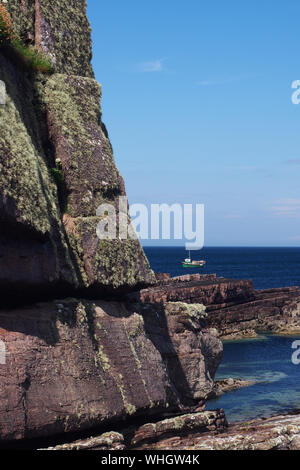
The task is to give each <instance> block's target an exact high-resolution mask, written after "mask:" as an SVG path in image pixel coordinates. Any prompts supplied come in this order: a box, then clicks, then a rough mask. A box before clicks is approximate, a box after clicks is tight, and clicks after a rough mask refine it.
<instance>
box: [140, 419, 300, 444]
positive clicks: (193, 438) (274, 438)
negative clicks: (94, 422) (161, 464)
mask: <svg viewBox="0 0 300 470" xmlns="http://www.w3.org/2000/svg"><path fill="white" fill-rule="evenodd" d="M199 431H200V432H199ZM203 431H204V432H203ZM205 431H206V432H205ZM220 431H221V432H218V433H216V432H212V431H208V430H207V429H206V430H205V429H202V430H198V431H197V430H195V432H193V433H190V434H188V433H182V432H180V430H179V431H178V430H177V431H176V428H175V427H174V429H173V436H167V437H161V438H160V439H159V440H158V441H156V442H155V441H154V442H148V443H147V446H144V445H143V443H142V442H140V444H139V445H138V446H137V449H143V450H145V449H146V448H147V449H151V450H160V449H164V450H181V451H183V450H186V449H189V450H194V451H201V450H300V416H299V415H296V416H293V415H287V416H276V417H273V418H268V419H257V420H253V421H249V422H247V423H237V424H232V425H229V427H228V429H224V428H223V429H221V430H220Z"/></svg>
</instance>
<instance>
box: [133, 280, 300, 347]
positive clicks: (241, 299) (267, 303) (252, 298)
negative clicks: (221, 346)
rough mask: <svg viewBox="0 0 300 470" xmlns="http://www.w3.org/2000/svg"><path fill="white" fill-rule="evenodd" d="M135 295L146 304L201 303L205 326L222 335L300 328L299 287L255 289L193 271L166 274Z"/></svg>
mask: <svg viewBox="0 0 300 470" xmlns="http://www.w3.org/2000/svg"><path fill="white" fill-rule="evenodd" d="M137 297H138V299H139V301H140V302H142V303H146V304H148V303H151V304H159V303H165V302H169V301H173V302H178V301H179V302H185V303H188V304H193V303H201V304H203V305H205V307H206V313H207V319H206V326H207V327H210V328H216V329H217V330H218V332H219V333H220V336H221V337H222V338H223V339H237V338H243V337H253V336H257V334H258V332H259V331H269V332H273V333H293V332H299V331H300V290H299V288H298V287H284V288H278V289H267V290H262V291H257V290H255V289H254V287H253V283H252V282H251V281H247V280H244V281H243V280H242V281H240V280H232V279H225V278H217V277H216V276H215V275H209V277H207V276H205V275H204V276H202V275H199V274H198V275H197V274H196V275H187V276H180V277H176V278H172V279H167V278H165V280H163V281H159V282H158V285H156V286H154V287H149V288H147V289H143V290H141V291H140V292H139V293H138V294H137Z"/></svg>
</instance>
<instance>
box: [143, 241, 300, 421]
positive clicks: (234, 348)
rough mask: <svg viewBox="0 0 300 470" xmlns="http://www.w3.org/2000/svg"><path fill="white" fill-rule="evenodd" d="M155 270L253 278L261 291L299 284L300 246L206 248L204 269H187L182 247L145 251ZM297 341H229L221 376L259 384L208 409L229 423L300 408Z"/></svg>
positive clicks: (277, 338)
mask: <svg viewBox="0 0 300 470" xmlns="http://www.w3.org/2000/svg"><path fill="white" fill-rule="evenodd" d="M145 252H146V254H147V256H148V259H149V261H150V264H151V267H152V269H153V270H154V271H156V272H169V273H170V274H171V275H172V276H177V275H181V274H186V273H191V272H193V273H196V272H201V273H216V274H217V275H218V276H224V277H228V278H232V279H252V280H253V282H254V285H255V288H256V289H268V288H272V287H283V286H294V285H300V248H204V249H203V250H201V251H200V252H195V255H193V256H194V258H195V259H206V261H207V265H206V267H205V268H199V269H198V268H197V269H194V268H193V269H184V268H182V267H181V264H180V262H181V261H182V260H183V259H184V258H185V257H186V252H185V250H184V249H183V248H177V247H172V248H152V247H145ZM297 339H298V340H300V335H299V336H296V337H284V336H271V335H270V336H269V335H268V336H263V337H261V338H259V339H254V340H253V339H252V340H243V341H231V342H224V357H223V361H222V363H221V365H220V366H219V369H218V372H217V377H216V378H226V377H233V378H241V379H252V380H255V381H257V383H256V384H255V385H253V386H252V387H248V388H244V389H240V390H237V391H235V392H230V393H227V394H225V395H223V396H222V397H220V398H218V399H217V400H213V401H210V402H209V403H208V406H207V408H208V409H215V408H224V409H225V412H226V416H227V419H228V421H229V422H234V421H248V420H250V419H252V418H257V417H263V416H264V417H268V416H272V415H274V414H279V413H284V412H288V411H292V410H294V409H296V408H297V409H300V365H298V366H297V365H294V364H293V363H292V360H291V357H292V354H293V352H294V350H293V349H292V344H293V342H294V341H295V340H297Z"/></svg>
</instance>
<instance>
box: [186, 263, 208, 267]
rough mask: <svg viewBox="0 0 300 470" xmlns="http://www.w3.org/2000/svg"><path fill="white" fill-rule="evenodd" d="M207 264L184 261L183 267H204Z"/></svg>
mask: <svg viewBox="0 0 300 470" xmlns="http://www.w3.org/2000/svg"><path fill="white" fill-rule="evenodd" d="M204 266H205V264H189V263H182V267H183V268H204Z"/></svg>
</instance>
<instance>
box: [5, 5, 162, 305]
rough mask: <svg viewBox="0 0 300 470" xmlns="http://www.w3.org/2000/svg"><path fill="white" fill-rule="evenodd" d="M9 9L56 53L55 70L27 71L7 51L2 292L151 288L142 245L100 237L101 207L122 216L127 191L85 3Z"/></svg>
mask: <svg viewBox="0 0 300 470" xmlns="http://www.w3.org/2000/svg"><path fill="white" fill-rule="evenodd" d="M6 5H7V8H8V10H9V11H10V13H11V15H12V18H13V20H14V26H15V29H16V32H17V33H18V34H19V35H21V36H22V38H23V39H27V40H29V39H30V40H31V42H33V43H34V44H35V45H36V47H38V48H40V49H41V50H42V51H43V52H44V53H48V54H50V57H51V58H52V60H53V62H54V65H55V72H56V73H54V74H53V75H51V76H49V75H46V74H42V73H37V72H35V71H32V70H27V69H26V67H24V64H21V63H18V60H16V57H13V55H11V54H10V51H7V50H6V49H5V48H4V49H2V50H0V80H2V81H4V82H5V85H6V92H7V96H6V97H7V102H6V104H5V105H1V106H0V220H1V222H2V226H3V230H2V231H1V240H0V290H1V293H3V295H7V296H8V297H9V296H11V293H12V292H16V290H18V291H19V292H21V291H22V294H23V292H24V291H26V294H27V295H28V296H29V297H30V296H32V297H35V296H36V294H37V293H40V295H41V296H42V295H44V294H45V293H47V294H48V293H54V292H55V293H56V295H57V296H59V295H60V294H61V295H65V294H66V293H67V292H71V291H74V290H75V289H86V288H89V289H90V290H91V291H92V292H93V295H95V296H99V295H102V294H103V293H105V292H109V291H113V292H115V291H116V290H120V291H122V292H124V291H125V292H126V291H127V290H128V289H133V288H137V287H138V286H142V285H145V284H151V283H152V282H153V281H154V275H153V273H152V271H151V270H150V268H149V263H148V261H147V259H146V257H145V255H144V253H143V250H142V248H141V246H140V243H139V242H138V240H134V239H124V240H123V239H122V240H121V239H119V237H118V236H117V237H116V239H114V240H100V239H99V238H98V236H97V233H96V229H97V225H98V223H99V222H100V221H101V220H102V218H101V217H100V216H97V212H96V211H97V207H98V206H99V204H102V203H109V204H111V205H112V206H114V207H116V211H117V214H118V215H119V213H120V209H119V204H118V200H119V196H125V195H126V193H125V188H124V182H123V179H122V177H121V176H120V174H119V172H118V170H117V167H116V165H115V162H114V157H113V153H112V147H111V144H110V141H109V138H108V134H107V131H106V128H105V125H104V124H103V123H102V121H101V108H100V98H101V87H100V85H99V84H98V83H97V82H96V81H95V80H94V78H93V72H92V68H91V65H90V58H91V39H90V27H89V24H88V20H87V17H86V13H85V2H84V1H83V0H80V1H78V0H76V1H75V0H71V1H69V0H68V1H66V0H62V1H59V2H55V1H54V2H49V1H46V0H36V1H35V2H31V1H30V2H29V1H27V0H24V1H21V2H20V1H19V0H10V1H9V2H8V3H7V4H6ZM126 210H127V206H126V207H125V208H121V214H122V215H123V217H125V218H126V217H127V214H126ZM128 220H129V219H128ZM59 293H60V294H59Z"/></svg>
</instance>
